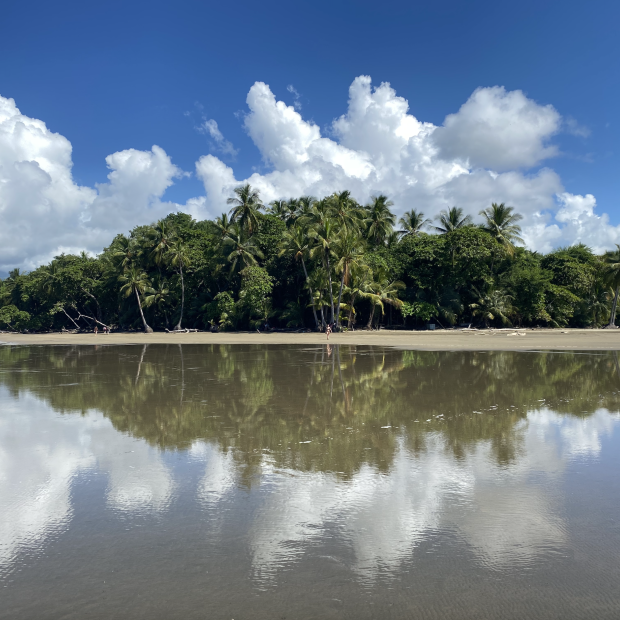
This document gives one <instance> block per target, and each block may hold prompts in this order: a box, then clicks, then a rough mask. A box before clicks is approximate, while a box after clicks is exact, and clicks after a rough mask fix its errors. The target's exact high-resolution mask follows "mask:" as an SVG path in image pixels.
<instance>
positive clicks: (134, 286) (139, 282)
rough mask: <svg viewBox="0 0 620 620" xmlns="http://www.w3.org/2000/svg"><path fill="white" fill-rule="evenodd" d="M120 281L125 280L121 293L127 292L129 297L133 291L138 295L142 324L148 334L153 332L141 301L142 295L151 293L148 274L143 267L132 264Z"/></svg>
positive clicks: (120, 277)
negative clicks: (145, 316)
mask: <svg viewBox="0 0 620 620" xmlns="http://www.w3.org/2000/svg"><path fill="white" fill-rule="evenodd" d="M118 279H119V281H120V282H124V284H123V286H122V287H121V293H125V297H129V296H130V295H131V294H132V293H134V294H135V296H136V301H137V302H138V309H139V310H140V316H141V317H142V324H143V325H144V331H145V332H146V333H147V334H152V333H153V330H152V329H151V328H150V327H149V326H148V324H147V322H146V319H145V318H144V312H143V311H142V303H141V301H140V295H144V293H150V292H152V290H153V289H151V283H150V282H149V279H148V276H147V275H146V273H145V272H144V271H142V269H139V268H138V267H136V266H135V265H130V266H129V267H127V268H126V269H125V272H124V273H123V275H121V276H119V278H118Z"/></svg>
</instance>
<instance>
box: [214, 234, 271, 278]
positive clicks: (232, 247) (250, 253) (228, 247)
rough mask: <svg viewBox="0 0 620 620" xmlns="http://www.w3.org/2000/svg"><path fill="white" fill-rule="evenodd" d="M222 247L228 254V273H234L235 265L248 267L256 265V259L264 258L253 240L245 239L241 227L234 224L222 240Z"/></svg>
mask: <svg viewBox="0 0 620 620" xmlns="http://www.w3.org/2000/svg"><path fill="white" fill-rule="evenodd" d="M222 247H223V248H225V251H226V252H228V251H230V253H229V254H228V256H227V257H226V258H227V260H228V262H229V263H231V266H230V273H231V274H232V273H234V271H235V268H236V267H237V265H240V266H241V269H243V268H244V267H249V266H250V265H256V258H257V257H258V258H264V257H263V254H262V252H261V251H260V250H259V249H258V247H257V246H256V243H255V241H254V239H252V238H250V239H246V238H245V236H244V234H243V230H242V228H241V225H239V224H235V226H234V227H233V229H232V231H231V232H230V233H229V234H228V236H227V237H226V238H225V239H224V241H223V243H222Z"/></svg>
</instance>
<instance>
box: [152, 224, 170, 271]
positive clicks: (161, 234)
mask: <svg viewBox="0 0 620 620" xmlns="http://www.w3.org/2000/svg"><path fill="white" fill-rule="evenodd" d="M151 237H152V239H153V243H154V247H153V250H152V251H151V258H152V259H153V262H154V263H155V264H156V265H157V266H160V265H161V264H162V263H163V262H164V261H165V255H166V253H167V252H168V250H169V249H170V244H171V243H172V242H173V241H174V239H175V238H176V234H175V232H174V230H170V228H168V227H167V226H166V222H165V221H164V220H160V221H159V222H157V224H156V225H155V226H153V227H152V232H151Z"/></svg>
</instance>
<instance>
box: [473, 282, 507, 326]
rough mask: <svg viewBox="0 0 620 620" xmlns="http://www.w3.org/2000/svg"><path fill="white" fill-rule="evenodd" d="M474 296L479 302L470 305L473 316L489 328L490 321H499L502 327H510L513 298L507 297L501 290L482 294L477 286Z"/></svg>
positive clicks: (492, 290)
mask: <svg viewBox="0 0 620 620" xmlns="http://www.w3.org/2000/svg"><path fill="white" fill-rule="evenodd" d="M473 290H474V294H475V296H476V298H477V300H478V301H476V302H475V303H473V304H469V307H470V308H471V311H472V312H471V313H472V315H473V316H479V317H480V318H481V319H482V320H483V321H484V324H485V325H486V326H487V327H488V326H489V322H490V321H494V320H496V319H499V321H500V322H501V324H502V325H510V324H511V323H510V319H509V318H508V316H507V315H508V314H509V313H510V310H511V305H510V302H511V300H512V297H511V296H510V295H506V293H504V291H502V290H500V289H491V290H490V291H489V292H487V293H481V292H480V291H479V290H478V289H477V288H476V287H475V286H474V287H473Z"/></svg>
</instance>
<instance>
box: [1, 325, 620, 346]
mask: <svg viewBox="0 0 620 620" xmlns="http://www.w3.org/2000/svg"><path fill="white" fill-rule="evenodd" d="M326 342H327V341H326V338H325V334H320V333H281V332H275V333H267V334H263V333H260V334H259V333H257V332H253V333H252V332H232V333H226V332H224V333H218V334H212V333H209V332H198V333H197V332H190V333H177V334H167V333H165V332H157V333H153V334H144V333H140V332H136V333H117V334H110V335H103V334H101V333H99V334H98V335H95V334H91V333H86V334H62V333H50V334H6V333H5V334H0V343H2V344H20V345H112V344H116V345H127V344H145V343H153V344H155V343H159V344H261V345H262V344H278V345H286V344H325V343H326ZM329 343H330V344H348V345H375V346H388V347H397V348H401V349H419V350H423V351H468V350H469V351H485V350H487V351H540V350H566V351H602V350H616V351H617V350H620V330H606V329H562V330H560V329H557V330H540V329H538V330H525V329H522V330H521V329H520V330H471V331H459V330H453V331H452V330H446V331H435V332H431V331H416V332H412V331H390V330H381V331H379V332H366V331H356V332H348V333H340V334H332V335H331V336H330V339H329Z"/></svg>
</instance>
